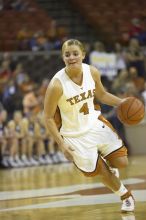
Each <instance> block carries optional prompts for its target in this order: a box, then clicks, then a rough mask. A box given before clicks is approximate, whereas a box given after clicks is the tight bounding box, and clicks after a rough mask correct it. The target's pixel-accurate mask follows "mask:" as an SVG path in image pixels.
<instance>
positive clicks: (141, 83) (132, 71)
mask: <svg viewBox="0 0 146 220" xmlns="http://www.w3.org/2000/svg"><path fill="white" fill-rule="evenodd" d="M129 79H130V81H131V82H132V83H133V84H134V86H135V88H136V90H137V91H138V92H139V93H141V92H143V91H144V89H145V80H144V78H143V77H141V76H138V72H137V69H136V68H135V67H130V68H129Z"/></svg>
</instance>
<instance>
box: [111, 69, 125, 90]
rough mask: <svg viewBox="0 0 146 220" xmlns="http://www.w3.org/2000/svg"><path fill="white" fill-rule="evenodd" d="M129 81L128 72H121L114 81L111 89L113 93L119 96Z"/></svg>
mask: <svg viewBox="0 0 146 220" xmlns="http://www.w3.org/2000/svg"><path fill="white" fill-rule="evenodd" d="M128 81H129V73H128V70H126V69H125V70H121V71H120V72H119V74H118V75H117V76H116V78H115V79H114V81H113V83H112V86H111V89H112V91H113V92H114V93H115V94H117V93H118V92H119V91H121V89H122V88H124V86H125V84H126V83H127V82H128Z"/></svg>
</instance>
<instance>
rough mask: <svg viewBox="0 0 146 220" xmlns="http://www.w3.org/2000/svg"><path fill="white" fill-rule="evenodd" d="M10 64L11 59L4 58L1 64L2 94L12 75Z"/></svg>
mask: <svg viewBox="0 0 146 220" xmlns="http://www.w3.org/2000/svg"><path fill="white" fill-rule="evenodd" d="M9 64H10V62H9V60H4V61H2V63H1V66H0V96H1V94H2V92H3V90H4V87H5V86H6V85H7V83H8V81H9V79H10V78H11V76H12V72H11V70H10V66H9Z"/></svg>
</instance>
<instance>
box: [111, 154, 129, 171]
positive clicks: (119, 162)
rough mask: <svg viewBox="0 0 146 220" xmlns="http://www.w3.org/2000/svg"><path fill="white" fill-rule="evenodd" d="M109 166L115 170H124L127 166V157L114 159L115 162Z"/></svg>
mask: <svg viewBox="0 0 146 220" xmlns="http://www.w3.org/2000/svg"><path fill="white" fill-rule="evenodd" d="M110 164H111V166H112V167H115V168H119V169H121V168H125V167H127V166H128V159H127V157H119V158H116V159H115V160H113V161H111V163H110Z"/></svg>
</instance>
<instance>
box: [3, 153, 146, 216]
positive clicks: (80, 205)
mask: <svg viewBox="0 0 146 220" xmlns="http://www.w3.org/2000/svg"><path fill="white" fill-rule="evenodd" d="M120 175H121V178H122V180H123V182H124V183H125V184H126V186H127V187H130V188H131V189H132V192H133V194H134V196H135V199H136V211H135V213H134V214H132V213H131V214H129V215H126V214H121V213H120V206H121V201H120V199H119V198H118V197H117V196H116V195H114V194H113V193H112V192H111V191H110V190H108V189H107V188H105V187H104V186H103V185H102V184H101V183H100V182H99V179H98V178H97V177H94V178H86V177H84V176H83V175H82V174H81V173H80V172H79V171H78V170H77V169H76V168H75V167H74V166H73V165H72V164H70V163H69V164H61V165H51V166H50V165H49V166H41V167H32V168H21V169H11V170H0V179H1V180H0V219H2V220H52V219H53V220H68V219H69V220H145V219H146V156H139V157H132V158H130V164H129V167H128V169H124V170H122V172H121V173H120Z"/></svg>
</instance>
